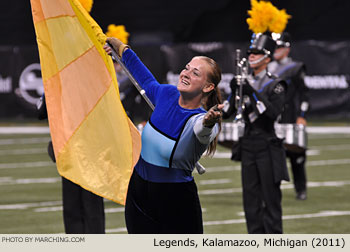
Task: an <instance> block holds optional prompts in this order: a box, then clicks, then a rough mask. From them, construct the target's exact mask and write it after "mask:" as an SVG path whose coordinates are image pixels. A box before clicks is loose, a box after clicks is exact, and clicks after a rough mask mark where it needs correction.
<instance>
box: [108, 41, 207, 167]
mask: <svg viewBox="0 0 350 252" xmlns="http://www.w3.org/2000/svg"><path fill="white" fill-rule="evenodd" d="M107 44H108V46H109V47H110V48H111V49H112V58H113V59H114V60H115V61H116V62H117V63H118V64H119V65H120V66H121V67H122V69H123V70H124V71H125V73H126V75H127V76H128V77H129V79H130V81H131V82H132V84H133V85H134V86H135V87H136V89H137V91H139V93H140V94H141V96H142V97H143V99H145V101H146V102H147V104H148V105H149V106H150V108H151V109H152V110H154V105H153V103H152V102H151V100H150V99H149V98H148V97H147V95H146V91H145V90H144V89H143V88H142V87H141V86H140V84H139V83H138V82H137V81H136V80H135V78H134V76H132V74H131V73H130V72H129V70H128V69H127V68H126V66H125V65H124V63H123V62H122V60H121V59H120V57H119V56H118V54H117V53H116V51H115V50H114V48H113V46H112V45H111V44H109V43H108V42H107ZM195 167H196V169H197V172H198V173H199V174H203V173H205V168H204V166H203V165H201V164H200V163H199V162H197V163H196V165H195Z"/></svg>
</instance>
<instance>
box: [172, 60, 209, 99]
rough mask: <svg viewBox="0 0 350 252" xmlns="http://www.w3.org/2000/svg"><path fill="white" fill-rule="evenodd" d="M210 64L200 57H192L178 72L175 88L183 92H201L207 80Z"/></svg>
mask: <svg viewBox="0 0 350 252" xmlns="http://www.w3.org/2000/svg"><path fill="white" fill-rule="evenodd" d="M209 71H210V66H209V65H208V63H206V62H205V61H204V60H203V59H201V58H196V57H195V58H193V59H192V60H191V61H190V62H189V63H188V64H187V65H186V67H185V69H183V70H182V71H181V73H180V77H179V81H178V84H177V89H178V90H179V91H180V92H183V93H193V94H201V93H202V89H203V88H204V87H205V86H206V84H207V82H208V72H209Z"/></svg>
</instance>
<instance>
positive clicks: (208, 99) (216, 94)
mask: <svg viewBox="0 0 350 252" xmlns="http://www.w3.org/2000/svg"><path fill="white" fill-rule="evenodd" d="M195 58H199V59H202V60H204V61H205V62H206V63H207V64H208V65H209V66H210V69H211V71H209V72H208V76H207V79H208V82H209V83H213V84H214V85H215V87H214V89H213V90H212V91H210V92H209V93H208V94H207V95H206V96H205V98H204V104H203V107H204V109H205V110H207V111H208V110H209V109H210V108H211V107H213V106H215V105H217V104H221V103H222V99H221V93H220V90H219V88H218V85H219V82H220V81H221V69H220V67H219V65H218V64H217V63H216V62H215V60H213V59H211V58H209V57H207V56H196V57H195ZM218 123H219V133H220V131H221V119H220V121H219V122H218ZM217 141H218V136H216V137H215V139H214V140H213V141H212V142H210V144H209V146H208V148H207V153H206V154H207V155H214V153H215V150H216V145H217Z"/></svg>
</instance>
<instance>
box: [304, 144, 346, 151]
mask: <svg viewBox="0 0 350 252" xmlns="http://www.w3.org/2000/svg"><path fill="white" fill-rule="evenodd" d="M309 149H311V150H350V144H338V145H320V146H316V145H315V146H309Z"/></svg>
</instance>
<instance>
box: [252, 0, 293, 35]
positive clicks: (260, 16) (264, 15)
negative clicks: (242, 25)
mask: <svg viewBox="0 0 350 252" xmlns="http://www.w3.org/2000/svg"><path fill="white" fill-rule="evenodd" d="M251 5H252V8H251V10H249V11H248V14H249V15H250V17H249V18H247V23H248V25H249V30H251V31H252V32H254V33H264V32H266V31H270V32H276V33H281V32H283V30H284V29H285V27H286V25H287V23H288V19H289V18H291V16H290V15H288V14H287V13H286V11H285V10H281V11H280V10H278V9H277V8H276V7H275V6H273V4H272V3H270V2H267V1H260V2H258V1H257V0H251Z"/></svg>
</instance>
